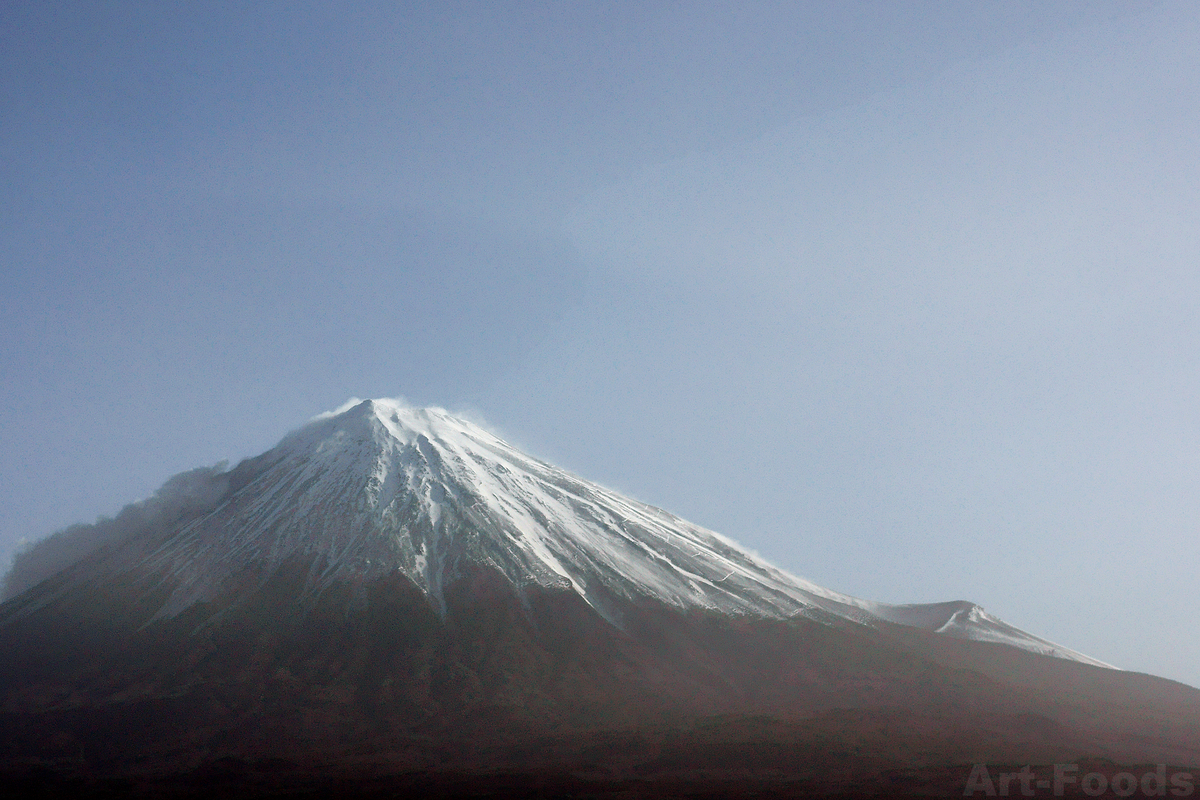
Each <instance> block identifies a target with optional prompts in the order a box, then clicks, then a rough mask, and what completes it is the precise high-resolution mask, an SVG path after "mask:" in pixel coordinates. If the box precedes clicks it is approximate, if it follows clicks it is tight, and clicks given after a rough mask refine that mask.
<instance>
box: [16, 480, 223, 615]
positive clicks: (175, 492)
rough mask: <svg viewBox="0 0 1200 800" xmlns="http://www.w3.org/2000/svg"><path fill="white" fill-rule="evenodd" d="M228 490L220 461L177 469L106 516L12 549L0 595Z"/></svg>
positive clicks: (199, 510) (200, 509)
mask: <svg viewBox="0 0 1200 800" xmlns="http://www.w3.org/2000/svg"><path fill="white" fill-rule="evenodd" d="M228 491H229V477H228V472H227V471H226V465H225V464H224V463H222V464H217V465H215V466H212V467H197V468H196V469H190V470H187V471H186V472H181V473H179V474H178V475H176V476H174V477H172V478H170V479H169V480H167V482H166V483H164V484H163V485H162V487H161V488H159V489H158V491H156V492H155V493H154V494H153V495H152V496H150V497H148V498H147V499H145V500H141V501H139V502H136V503H130V504H129V505H127V506H125V507H124V508H123V509H121V511H120V513H118V514H117V516H116V517H114V518H112V519H106V518H101V519H99V520H97V521H96V522H95V523H93V524H90V525H88V524H80V525H71V526H70V527H68V528H64V529H63V530H61V531H58V532H57V533H54V534H53V535H51V536H49V537H47V538H45V539H42V540H41V541H39V542H36V543H34V544H33V545H31V546H29V547H28V548H26V549H25V550H23V551H21V552H19V553H17V554H16V556H14V557H13V565H12V569H10V570H9V572H8V574H7V575H5V576H4V580H3V584H2V585H0V600H8V599H9V598H12V597H15V596H16V595H18V594H20V593H22V592H24V591H25V590H26V589H30V588H32V587H34V586H36V585H37V584H39V583H41V582H42V581H44V580H46V579H47V578H49V577H51V576H53V575H55V574H57V573H59V572H61V571H62V570H64V569H66V568H67V567H69V566H71V565H72V564H75V563H77V562H79V561H80V560H82V559H84V558H86V557H87V556H89V555H91V554H92V553H94V552H96V551H97V550H99V549H100V548H102V547H105V546H107V545H114V544H119V543H121V542H124V541H127V540H129V539H131V538H133V537H135V536H137V535H138V534H141V533H144V532H146V531H149V530H153V529H155V528H159V527H161V526H163V525H170V524H172V523H175V522H178V521H180V520H182V519H184V518H187V517H193V516H196V515H199V514H205V513H208V512H209V511H212V510H213V509H214V508H216V507H217V505H218V504H219V503H220V502H221V500H222V499H223V498H224V497H225V495H226V494H227V493H228Z"/></svg>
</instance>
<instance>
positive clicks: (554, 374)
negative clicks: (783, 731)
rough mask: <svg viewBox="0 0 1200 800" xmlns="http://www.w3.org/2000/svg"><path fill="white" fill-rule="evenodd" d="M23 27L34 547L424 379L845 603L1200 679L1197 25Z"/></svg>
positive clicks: (16, 44) (522, 7)
mask: <svg viewBox="0 0 1200 800" xmlns="http://www.w3.org/2000/svg"><path fill="white" fill-rule="evenodd" d="M0 31H2V33H0V37H3V43H4V47H0V76H2V78H3V80H0V87H2V88H0V97H2V99H3V103H0V108H2V109H3V110H2V111H0V117H2V119H3V123H4V124H3V125H0V164H3V167H0V170H3V178H4V180H3V181H0V224H2V226H3V230H4V231H5V232H6V236H5V256H6V257H5V260H4V266H3V267H0V376H3V378H2V379H0V559H6V558H7V556H8V555H9V554H11V553H12V552H14V551H16V550H17V549H18V548H19V547H20V546H21V545H20V544H19V543H20V542H21V541H22V540H36V539H39V538H42V537H44V536H45V535H47V534H48V533H49V532H50V531H53V530H56V529H61V528H63V527H65V526H68V525H71V524H74V523H76V522H79V521H81V520H85V521H86V520H94V519H95V518H96V517H97V516H98V515H108V516H112V515H115V514H117V513H118V512H119V510H120V509H121V507H122V504H124V503H126V502H128V500H129V499H130V498H136V497H149V496H150V495H151V494H152V493H153V492H154V491H155V489H156V487H158V486H159V485H160V483H161V481H162V479H163V477H164V476H167V475H172V474H177V473H179V472H181V471H184V470H188V469H191V468H192V467H194V466H195V465H197V464H214V463H216V462H219V461H221V460H229V461H230V462H237V461H238V460H239V459H241V458H243V457H246V456H250V455H253V454H255V453H258V452H262V451H263V450H265V449H267V448H268V447H270V446H271V445H272V444H273V443H274V442H276V441H277V440H278V439H279V437H280V436H281V435H283V433H284V432H285V431H286V430H288V429H289V428H290V427H291V426H292V425H293V424H294V422H295V421H296V420H299V419H303V418H304V417H306V416H307V415H308V414H310V413H311V411H312V410H313V409H316V408H330V407H333V406H335V405H336V404H337V403H339V402H341V400H342V399H343V398H344V397H345V396H346V395H347V394H349V393H351V392H357V393H361V394H363V395H366V396H393V395H395V394H397V393H404V394H406V395H407V396H409V397H410V398H411V399H412V400H413V401H414V402H415V403H417V404H420V405H424V404H430V403H439V404H444V405H447V406H448V407H450V408H453V409H460V408H475V409H478V410H479V411H480V412H481V413H482V414H483V415H484V416H486V418H487V419H488V420H490V421H491V422H493V423H494V424H495V425H497V426H498V427H499V428H500V429H502V430H503V431H504V433H505V438H506V439H508V440H510V441H514V442H516V443H517V444H520V445H522V446H523V448H524V449H526V450H528V451H530V452H535V453H538V454H541V455H543V456H544V457H546V458H548V459H549V460H550V461H552V462H553V463H556V464H561V465H562V466H564V467H565V468H567V469H569V470H571V471H572V472H574V473H577V474H580V475H586V476H589V477H591V478H594V479H596V480H598V481H599V482H600V483H601V484H604V485H610V486H614V487H616V488H619V489H621V490H622V491H623V492H624V493H626V494H629V495H632V496H634V497H637V498H639V499H641V500H644V501H646V502H649V503H652V504H654V505H656V506H659V507H663V508H667V509H670V510H671V511H672V512H674V513H678V514H680V515H681V516H683V517H685V518H687V519H690V520H694V521H696V522H697V523H698V524H701V525H703V526H705V527H706V528H711V529H714V530H718V531H721V532H722V533H725V534H727V535H729V536H731V537H733V538H734V539H736V540H737V541H739V542H742V543H744V544H745V545H747V546H748V547H749V548H751V549H753V550H755V551H757V552H760V553H762V554H763V555H764V557H766V558H767V559H768V560H770V561H771V562H772V563H776V564H778V565H779V566H780V567H781V568H784V569H787V570H789V571H793V572H796V573H798V574H803V575H806V576H808V577H810V578H812V579H813V580H816V581H818V582H820V583H821V584H822V585H827V586H833V587H836V588H838V589H839V590H843V591H846V592H848V593H850V594H853V595H864V596H873V597H875V598H877V599H880V600H885V601H891V602H902V601H930V602H932V601H935V600H940V599H944V598H955V597H969V598H970V599H971V600H974V601H976V602H978V603H980V604H981V605H982V606H984V607H985V608H987V609H988V610H989V611H990V612H992V613H995V614H997V615H998V616H1000V617H1001V618H1003V619H1005V620H1008V621H1009V622H1011V623H1013V624H1015V625H1017V626H1018V627H1021V628H1027V629H1032V630H1035V631H1037V632H1038V633H1039V634H1042V635H1045V636H1046V637H1047V638H1050V639H1051V640H1054V641H1062V642H1066V643H1067V644H1069V645H1070V646H1071V647H1073V648H1076V649H1078V650H1081V651H1083V652H1087V653H1089V654H1091V655H1094V656H1096V657H1098V658H1101V659H1103V660H1105V661H1108V662H1112V663H1115V664H1118V665H1120V666H1123V667H1129V668H1133V669H1141V670H1145V671H1148V672H1152V673H1155V674H1161V675H1167V676H1170V677H1174V678H1179V679H1182V680H1185V681H1187V682H1188V683H1191V684H1193V685H1200V672H1198V670H1200V666H1198V665H1200V637H1198V636H1196V635H1195V634H1196V620H1197V619H1200V597H1198V596H1197V594H1196V592H1195V591H1194V582H1195V581H1194V574H1193V573H1194V569H1193V565H1194V564H1195V563H1196V562H1197V558H1198V557H1200V550H1198V549H1197V548H1200V540H1198V539H1197V538H1196V536H1195V520H1196V519H1198V518H1200V493H1198V492H1196V491H1195V489H1196V486H1197V484H1198V482H1200V441H1198V439H1200V410H1198V409H1197V407H1196V404H1195V402H1194V398H1195V397H1196V396H1197V394H1198V393H1200V392H1198V389H1200V370H1198V368H1197V367H1196V365H1195V359H1194V358H1193V353H1194V351H1195V342H1196V341H1197V339H1198V338H1200V320H1198V318H1197V315H1196V314H1195V307H1196V305H1197V300H1198V298H1200V283H1198V281H1200V279H1198V278H1197V273H1196V270H1195V268H1194V265H1195V254H1196V252H1197V250H1198V249H1200V240H1198V236H1200V234H1198V233H1197V232H1198V231H1200V201H1198V198H1197V195H1196V187H1197V186H1200V174H1198V173H1200V162H1198V161H1197V157H1196V148H1195V144H1194V139H1195V135H1194V131H1195V130H1196V129H1197V127H1198V126H1197V123H1198V120H1197V113H1198V112H1197V108H1198V106H1197V104H1196V103H1195V102H1194V99H1195V97H1196V96H1197V94H1198V92H1197V86H1196V81H1197V79H1198V78H1197V76H1200V52H1198V51H1197V48H1196V47H1195V42H1196V41H1197V39H1198V38H1200V10H1197V8H1196V6H1195V5H1194V4H1190V3H1182V2H1163V3H1154V4H1144V5H1137V6H1131V5H1129V4H1124V3H1115V2H1114V3H1103V2H1099V3H1088V4H1068V3H1060V4H1051V3H1034V2H1009V1H1008V0H1005V1H1004V2H999V1H998V2H986V0H985V1H983V2H973V3H968V4H964V3H950V2H932V1H931V2H927V3H910V2H903V3H902V2H846V3H837V4H828V5H824V4H777V5H773V4H763V5H759V6H756V7H755V9H754V10H753V11H749V10H747V8H746V7H745V6H744V5H740V4H732V3H719V2H717V3H689V4H680V5H671V6H657V5H654V6H649V5H647V6H642V5H637V4H629V5H625V6H619V7H618V6H613V5H612V4H587V3H583V4H570V5H564V6H561V7H546V6H541V5H533V4H522V3H517V4H512V5H505V6H491V5H480V4H454V3H450V4H437V5H435V6H423V5H420V4H417V5H405V6H397V5H387V4H385V5H372V4H365V5H360V6H358V7H356V8H354V9H352V10H347V9H345V8H344V7H338V6H333V5H321V4H299V5H295V4H280V5H269V4H268V5H262V4H255V5H253V6H246V7H224V6H222V7H216V6H207V5H206V6H193V5H187V4H170V3H163V4H153V5H146V4H140V3H125V2H112V3H105V4H102V5H96V6H93V7H89V8H80V7H78V6H77V4H70V5H68V4H66V3H57V2H54V1H53V0H45V1H43V2H36V3H35V2H24V1H23V0H19V1H18V2H9V3H5V4H3V8H2V9H0ZM880 554H885V556H886V557H882V558H881V557H880Z"/></svg>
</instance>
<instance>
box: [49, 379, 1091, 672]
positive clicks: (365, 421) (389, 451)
mask: <svg viewBox="0 0 1200 800" xmlns="http://www.w3.org/2000/svg"><path fill="white" fill-rule="evenodd" d="M185 479H186V480H185ZM173 482H174V483H175V484H179V485H176V486H174V487H173V488H172V486H173ZM160 495H162V496H163V497H165V498H166V499H160V500H159V501H157V503H156V504H151V505H150V506H147V507H145V508H141V510H140V511H139V507H138V506H136V505H135V506H131V507H129V508H128V509H126V511H125V512H123V514H125V515H127V516H128V515H134V516H136V514H137V513H141V514H142V516H144V517H146V520H145V521H143V524H141V527H140V528H139V529H138V530H136V531H135V532H134V533H133V534H131V535H130V536H128V537H127V538H126V540H125V541H115V540H116V538H117V537H115V536H112V537H109V538H112V539H114V541H111V542H107V543H104V546H102V547H99V548H97V549H98V550H99V552H97V553H94V554H88V557H87V558H80V559H78V560H77V562H76V565H75V566H76V567H78V566H79V565H80V564H82V562H84V561H89V559H90V562H91V563H92V564H94V565H95V568H97V569H102V570H107V571H109V572H113V573H116V572H120V571H124V570H137V571H139V572H142V573H147V574H153V575H159V576H162V577H163V578H164V580H169V581H170V582H171V583H172V584H173V585H174V588H173V590H172V591H171V594H170V596H169V597H168V599H167V600H166V602H164V603H163V604H162V606H161V607H160V608H159V609H158V611H157V612H156V614H155V618H156V619H158V618H169V617H172V616H175V615H178V614H179V613H181V612H182V611H183V610H185V609H186V608H188V607H189V606H191V605H193V604H195V603H196V602H199V601H201V600H204V599H209V598H211V597H213V596H215V595H216V594H217V593H219V591H220V590H221V586H222V584H223V583H226V582H229V581H232V580H234V576H236V575H238V574H239V573H240V571H241V569H242V566H243V565H244V564H246V563H254V564H257V565H260V566H261V567H262V568H263V569H264V572H265V574H270V573H271V572H272V571H273V570H276V569H278V568H279V567H280V566H281V565H282V564H283V563H284V562H285V561H286V560H287V559H289V558H291V557H295V556H299V557H304V558H307V557H312V558H313V561H312V566H311V569H312V574H311V575H310V576H309V579H308V583H307V585H306V591H315V592H318V593H319V592H320V591H322V590H323V588H324V587H327V586H328V585H329V584H330V582H332V581H333V580H335V579H339V578H351V579H353V580H355V581H359V582H362V581H369V580H372V579H374V578H378V577H381V576H383V575H386V574H388V573H390V572H393V571H396V572H399V573H402V574H404V575H405V576H407V577H408V578H409V579H410V580H412V581H413V582H414V583H415V584H416V585H417V586H418V587H420V588H421V590H422V591H424V592H425V593H426V594H427V595H428V596H429V597H430V598H431V599H432V601H433V602H434V604H435V606H437V607H438V608H439V609H441V610H442V611H443V612H444V610H445V608H444V597H443V587H444V585H445V584H446V582H447V581H449V580H453V579H454V578H455V577H456V574H457V570H459V569H460V568H461V566H462V565H464V564H468V563H470V564H477V565H484V566H492V567H495V568H497V569H498V570H499V571H500V572H501V573H502V574H504V575H506V576H507V578H508V580H509V581H510V582H511V583H512V584H513V585H514V586H516V587H518V588H520V587H522V586H526V585H533V584H536V585H538V586H541V587H543V588H552V587H569V588H570V589H571V590H572V591H574V592H576V593H577V594H579V595H580V596H581V597H583V598H584V599H585V600H586V601H587V602H588V604H589V605H591V606H592V607H593V608H595V609H596V610H597V611H598V612H599V613H600V614H601V615H602V616H604V617H605V618H606V619H608V620H609V621H610V622H613V623H615V624H618V625H619V624H620V621H621V617H622V614H623V612H622V610H621V609H622V604H623V603H626V602H631V601H635V600H637V599H638V598H647V597H650V598H654V599H655V600H658V601H661V602H664V603H666V604H667V605H671V606H675V607H678V608H681V609H686V608H700V609H710V610H716V611H719V612H721V613H729V614H752V615H761V616H766V617H778V618H786V617H791V616H797V615H799V616H811V617H815V618H821V617H823V616H825V615H832V616H834V617H838V618H843V619H848V620H851V621H853V622H856V623H859V624H865V625H872V624H877V623H878V622H879V621H885V622H888V623H895V624H900V625H906V626H910V627H916V628H920V629H923V630H930V631H935V632H938V633H941V634H943V635H949V636H957V637H960V638H967V639H975V640H981V641H992V642H997V643H1001V644H1006V645H1009V646H1014V647H1019V648H1022V649H1026V650H1029V651H1032V652H1038V653H1043V654H1047V655H1053V656H1057V657H1061V658H1067V659H1071V660H1076V661H1081V662H1084V663H1089V664H1094V665H1097V666H1103V667H1110V668H1111V665H1108V664H1105V663H1104V662H1101V661H1098V660H1096V659H1093V658H1091V657H1089V656H1086V655H1084V654H1082V653H1078V652H1076V651H1073V650H1071V649H1069V648H1066V647H1062V646H1060V645H1057V644H1054V643H1053V642H1049V641H1047V640H1045V639H1042V638H1040V637H1037V636H1034V635H1032V634H1028V633H1026V632H1024V631H1020V630H1019V629H1016V628H1014V627H1013V626H1010V625H1008V624H1007V623H1004V622H1003V621H1002V620H1000V619H998V618H996V617H994V616H992V615H990V614H988V613H987V612H986V611H984V610H983V609H982V608H980V607H979V606H978V605H976V604H974V603H971V602H969V601H964V600H958V601H948V602H942V603H930V604H911V605H890V604H884V603H876V602H873V601H867V600H861V599H859V598H855V597H851V596H849V595H845V594H842V593H839V592H836V591H832V590H829V589H826V588H824V587H821V586H819V585H817V584H814V583H812V582H810V581H807V580H804V579H802V578H798V577H796V576H794V575H791V574H789V573H787V572H784V571H782V570H779V569H777V568H776V567H774V566H773V565H771V564H769V563H768V562H766V561H764V560H762V559H761V558H759V557H758V556H756V555H754V554H752V553H749V552H748V551H745V550H744V549H742V548H741V547H740V546H739V545H737V544H736V543H735V542H733V541H732V540H730V539H728V538H726V537H723V536H721V535H720V534H717V533H714V532H712V531H709V530H706V529H704V528H701V527H699V526H696V525H693V524H692V523H689V522H686V521H685V520H682V519H680V518H678V517H676V516H674V515H672V514H670V513H669V512H666V511H664V510H662V509H659V508H656V507H653V506H649V505H647V504H644V503H641V502H639V501H636V500H632V499H630V498H627V497H624V496H622V495H620V494H618V493H617V492H614V491H611V490H609V489H606V488H604V487H602V486H599V485H597V484H594V483H591V482H589V481H586V480H583V479H581V478H578V477H576V476H574V475H572V474H570V473H568V472H566V471H565V470H561V469H559V468H557V467H555V466H553V465H551V464H549V463H547V462H544V461H541V460H539V459H537V458H534V457H531V456H528V455H527V454H525V453H523V452H521V451H519V450H517V449H516V448H514V447H512V446H511V445H509V444H508V443H507V442H505V441H504V440H502V439H500V438H499V437H497V436H495V435H494V434H492V433H490V432H488V431H487V430H485V429H484V428H482V427H480V426H478V425H475V424H474V423H471V422H467V421H465V420H462V419H459V418H457V417H455V416H453V415H451V414H449V413H448V412H446V411H444V410H443V409H439V408H413V407H411V406H408V405H406V404H404V403H403V402H401V401H396V400H389V399H376V400H363V401H360V402H358V403H354V404H349V403H348V404H347V405H346V406H343V408H342V409H339V410H338V411H336V412H328V413H326V414H321V415H318V416H317V417H315V418H313V419H312V420H310V421H309V423H307V424H306V425H304V426H302V427H301V428H299V429H297V430H294V431H292V432H291V433H289V434H287V435H286V436H285V437H283V439H282V440H281V441H280V443H279V444H278V445H276V446H275V447H274V448H272V449H270V450H268V451H267V452H265V453H263V454H261V455H259V456H256V457H253V458H250V459H246V460H245V461H243V462H241V463H240V464H238V465H237V466H236V467H234V468H233V469H231V470H228V471H222V470H219V469H214V470H203V469H201V470H193V471H191V472H189V473H183V474H182V475H181V476H177V477H176V478H174V479H172V480H171V481H168V482H167V484H165V485H164V489H163V490H160ZM156 497H158V495H156ZM172 516H173V519H172ZM168 519H170V521H169V522H167V523H166V524H164V521H165V520H168ZM84 533H86V531H76V532H75V535H76V536H77V537H82V536H83V535H84ZM100 533H103V531H102V530H101V531H100ZM97 538H103V537H102V536H100V537H97ZM31 555H32V557H33V558H34V559H35V560H36V557H37V547H35V548H34V550H33V551H31Z"/></svg>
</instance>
